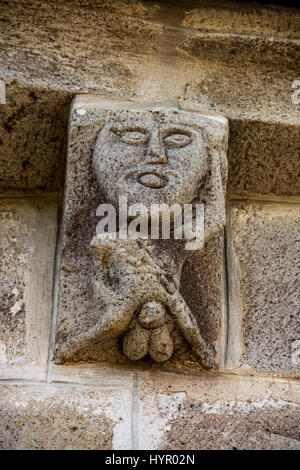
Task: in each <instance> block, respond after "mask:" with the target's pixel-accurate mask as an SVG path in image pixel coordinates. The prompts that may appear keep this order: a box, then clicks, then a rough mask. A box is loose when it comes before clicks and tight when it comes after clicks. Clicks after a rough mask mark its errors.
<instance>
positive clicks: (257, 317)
mask: <svg viewBox="0 0 300 470" xmlns="http://www.w3.org/2000/svg"><path fill="white" fill-rule="evenodd" d="M299 227H300V211H299V206H298V205H296V204H295V205H292V204H291V205H289V204H282V205H281V204H279V203H269V204H268V203H258V202H256V203H255V202H253V203H251V202H248V203H246V202H245V203H244V202H236V203H232V207H231V209H230V218H229V227H228V256H229V258H228V261H229V265H228V266H229V299H230V302H229V345H228V348H229V349H228V362H227V365H228V367H230V368H236V367H241V368H244V369H246V370H247V368H252V369H254V370H256V371H270V372H271V371H272V372H275V373H278V374H283V375H297V374H298V373H299V366H300V362H299V351H298V355H297V350H295V348H296V346H297V341H299V339H300V325H299V318H300V317H299V313H300V312H299V305H300V303H299V292H300V289H299V287H300V284H299V276H298V270H297V266H298V264H299V253H300V244H299V241H300V237H299ZM296 349H297V348H296Z"/></svg>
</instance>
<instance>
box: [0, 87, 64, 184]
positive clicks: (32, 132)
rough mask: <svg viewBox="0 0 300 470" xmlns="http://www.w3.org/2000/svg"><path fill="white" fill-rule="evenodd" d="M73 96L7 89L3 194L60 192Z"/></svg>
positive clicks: (1, 117) (1, 121)
mask: <svg viewBox="0 0 300 470" xmlns="http://www.w3.org/2000/svg"><path fill="white" fill-rule="evenodd" d="M70 101H71V99H70V95H69V94H68V93H66V92H59V91H51V90H42V89H40V88H38V87H25V86H21V85H18V84H17V83H16V82H12V83H10V84H8V85H7V86H6V103H5V104H3V105H0V134H1V139H0V144H1V151H0V165H1V177H0V192H2V193H3V192H6V193H7V192H10V193H16V192H20V191H21V192H27V193H28V192H31V193H33V192H35V193H37V192H42V191H48V192H51V191H58V190H61V188H62V187H63V178H64V166H65V156H66V142H67V139H66V133H67V123H68V110H69V103H70Z"/></svg>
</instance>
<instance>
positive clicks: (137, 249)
mask: <svg viewBox="0 0 300 470" xmlns="http://www.w3.org/2000/svg"><path fill="white" fill-rule="evenodd" d="M226 131H227V128H226V121H225V120H224V119H223V118H214V117H210V116H202V115H201V114H199V113H193V112H191V111H188V112H187V111H184V110H179V109H178V108H177V107H176V106H175V105H174V104H168V105H167V104H165V103H163V104H156V105H155V104H154V105H152V106H151V105H144V106H141V105H134V104H130V103H122V102H108V101H105V100H101V99H99V98H96V97H94V98H93V97H92V96H88V97H83V96H82V97H78V98H77V99H76V100H75V102H74V104H73V107H72V114H71V125H70V143H69V162H68V170H67V171H68V180H67V181H68V188H67V192H66V201H65V211H66V214H65V226H64V242H63V257H62V263H61V280H60V305H59V314H58V322H57V329H58V331H57V345H56V351H55V360H56V362H57V363H61V362H65V361H70V360H71V361H73V360H78V358H82V357H83V356H82V355H83V354H84V357H86V354H90V352H89V351H90V350H91V347H92V348H93V350H94V351H96V350H97V348H98V351H99V347H100V349H101V347H102V345H104V343H107V344H108V343H110V344H111V342H112V341H114V342H115V344H116V340H117V337H118V336H120V335H122V334H124V333H125V334H126V330H127V329H128V328H129V329H130V332H129V333H128V337H127V338H124V341H123V345H124V347H125V349H126V355H127V357H130V358H131V359H132V358H133V357H135V358H137V359H140V358H141V357H143V355H144V353H145V352H146V351H147V348H146V344H147V342H148V340H149V348H150V349H149V353H150V356H151V357H152V358H154V357H155V358H156V359H157V360H158V358H160V359H159V360H160V361H161V360H162V358H163V357H164V358H165V359H164V360H167V359H169V357H170V355H171V353H172V351H173V346H172V341H173V340H172V336H170V333H169V329H168V328H167V327H166V326H165V327H164V326H163V325H161V326H157V327H156V329H155V331H153V332H152V333H151V335H150V337H149V333H147V332H146V331H144V329H143V328H141V327H140V326H138V325H137V324H136V322H134V323H133V324H131V323H130V322H131V321H132V319H133V318H134V317H135V316H136V315H137V316H138V318H139V311H140V309H141V308H142V306H143V305H144V304H145V303H148V302H152V301H155V302H157V303H158V304H163V305H164V306H165V307H166V308H167V310H168V311H169V313H170V314H171V316H172V317H173V318H174V321H175V326H174V325H173V326H172V327H171V332H172V333H173V334H174V335H175V336H176V333H175V331H173V330H175V329H176V328H179V330H180V331H181V333H182V334H183V336H184V338H185V339H186V340H187V342H189V343H190V344H191V345H192V346H193V348H194V350H195V353H196V354H197V355H198V357H199V358H200V361H201V362H202V363H203V365H206V366H208V367H211V366H212V365H213V355H214V353H213V348H212V345H209V344H208V343H206V341H205V340H204V339H203V338H202V336H201V334H200V333H199V326H198V324H197V322H196V319H195V316H194V314H193V312H191V311H190V309H189V307H188V305H187V304H186V302H185V301H184V297H182V295H181V293H180V292H179V285H180V273H181V268H182V265H183V264H184V261H185V260H186V259H187V258H188V256H187V255H188V254H189V251H186V250H185V246H188V245H189V243H193V242H188V241H185V240H184V239H183V240H181V241H180V240H170V241H168V240H156V241H155V240H154V241H152V240H143V239H138V240H133V239H129V240H122V239H120V238H119V237H117V238H116V239H112V238H111V237H110V238H107V237H106V236H105V235H103V234H98V235H96V236H94V237H93V231H94V230H95V226H96V224H95V222H94V220H95V218H94V217H93V212H94V211H95V207H97V206H96V201H97V200H98V201H99V202H104V201H105V203H110V204H113V206H114V207H115V209H117V210H119V211H121V208H120V207H119V204H120V201H119V197H120V196H123V197H124V196H126V197H127V202H128V206H130V205H132V204H135V203H137V202H139V203H143V204H144V205H145V208H146V210H148V211H150V206H151V204H153V203H157V204H162V203H168V204H169V205H172V204H180V205H182V204H184V203H189V202H193V201H194V202H201V203H202V204H203V205H204V206H205V219H204V239H205V241H206V242H207V243H209V242H210V240H211V239H212V236H213V235H215V234H216V232H219V231H220V229H222V227H223V224H224V221H225V218H224V215H225V212H224V189H225V184H226V137H227V134H226ZM93 142H95V144H93ZM162 142H164V144H162ZM91 157H92V158H91ZM78 165H79V166H78ZM153 175H155V176H156V178H157V180H159V182H160V184H159V187H157V185H156V184H155V187H153V184H152V180H151V181H150V183H151V184H150V183H149V181H148V179H147V180H145V181H144V180H141V177H142V176H153ZM187 188H189V189H188V191H187ZM78 197H79V198H80V200H78ZM82 198H84V199H82ZM99 202H98V203H99ZM179 207H180V206H179ZM78 210H79V211H80V214H78ZM76 212H77V215H76V216H75V219H73V213H74V215H75V213H76ZM94 214H95V212H94ZM149 214H150V212H149ZM78 216H79V217H78ZM147 217H148V216H147ZM72 219H73V220H74V222H75V221H76V222H75V223H76V226H77V227H78V228H79V226H78V224H80V219H81V220H82V221H84V225H85V236H84V238H85V240H86V241H85V243H86V245H85V248H84V250H83V251H81V254H80V255H79V253H78V255H79V256H81V257H82V259H81V261H79V259H76V258H77V256H78V255H77V253H76V252H77V250H78V248H77V247H79V245H78V242H75V240H76V238H75V237H76V231H78V228H76V229H75V231H74V228H71V227H72V224H73V222H72ZM125 220H126V221H127V216H126V219H125ZM145 220H146V219H145ZM151 220H152V219H151ZM147 223H148V222H147ZM93 227H94V228H93ZM116 230H117V229H116V227H113V228H112V231H113V232H115V231H116ZM109 231H111V227H110V228H109ZM78 234H79V232H78ZM82 236H83V233H82V234H81V235H80V237H81V238H82ZM146 236H147V235H146ZM90 240H92V242H91V253H92V259H91V257H89V247H88V244H89V241H90ZM201 243H202V244H203V242H201ZM185 244H187V245H185ZM76 246H77V247H76ZM204 251H205V250H204ZM78 262H80V265H81V266H85V267H86V268H88V269H86V271H85V273H84V272H83V271H82V269H81V274H82V276H83V275H85V276H86V279H85V280H84V285H83V286H82V285H81V282H82V277H81V279H80V278H79V277H77V281H76V283H75V285H71V284H70V290H71V291H74V290H76V289H77V288H78V287H77V286H78V284H79V286H80V289H82V288H84V289H86V286H89V287H88V288H89V292H90V293H91V294H90V302H89V304H88V303H86V304H83V303H82V302H81V303H80V314H81V315H82V316H83V317H85V318H84V319H83V320H82V326H81V330H82V332H81V333H80V334H78V327H77V326H76V323H77V322H78V321H79V315H78V313H76V314H75V311H76V310H75V309H74V307H75V305H74V304H73V305H72V306H71V305H70V307H71V309H70V308H68V312H66V311H65V313H63V311H64V310H65V309H64V304H65V302H66V301H67V302H68V303H69V301H70V300H71V297H70V295H69V294H68V293H67V292H64V286H65V285H66V281H65V280H64V277H65V276H67V277H68V278H69V279H68V281H69V282H70V281H71V277H70V276H69V274H68V273H66V271H67V272H72V271H75V272H78V273H79V271H80V269H78V268H79V264H78ZM87 262H88V263H89V264H88V263H87ZM66 263H67V264H69V263H71V264H69V267H68V268H67V270H66ZM76 264H77V266H78V267H77V268H76V267H75V266H76ZM219 264H220V265H222V260H220V258H218V260H217V265H218V266H219ZM72 265H73V266H74V267H73V268H71V266H72ZM204 276H205V275H204ZM74 279H75V278H74ZM183 286H184V284H182V285H181V291H182V290H184V287H183ZM76 297H77V298H79V297H78V295H77V296H76ZM92 302H94V304H92ZM65 305H66V304H65ZM97 311H98V313H97ZM205 313H206V312H203V314H204V315H205ZM66 314H67V315H66ZM99 314H100V316H99ZM219 314H220V312H216V313H215V315H216V316H218V315H219ZM74 316H75V317H76V323H74V320H73V319H72V317H74ZM97 316H98V319H97ZM199 316H200V315H199V314H198V318H199ZM202 318H203V319H202V322H203V323H205V316H202ZM219 318H220V317H219ZM219 318H218V320H217V327H216V328H215V331H214V333H213V334H212V335H211V337H210V338H209V339H210V340H213V341H215V340H216V329H218V328H219V327H220V321H219ZM67 322H68V323H69V326H67ZM89 324H90V325H91V326H88V327H86V326H87V325H89ZM85 325H86V326H85ZM78 326H79V325H78ZM144 326H145V325H144ZM214 326H215V325H214ZM66 327H68V331H69V332H68V333H67V332H65V333H64V332H63V330H62V328H64V329H65V328H66ZM159 328H162V331H161V332H160V333H159V331H158V329H159ZM139 335H141V338H140V339H139ZM134 338H135V341H136V342H137V347H136V348H133V350H132V353H131V352H130V350H129V349H130V347H131V346H130V345H133V340H134ZM178 338H179V337H178V335H177V340H178ZM132 347H133V346H132ZM106 349H107V348H106ZM113 351H114V350H113V349H112V352H113ZM142 353H143V354H142ZM93 354H94V353H93ZM98 354H99V352H98ZM88 357H89V356H88ZM92 357H94V356H92ZM116 357H117V358H118V357H119V355H117V356H116Z"/></svg>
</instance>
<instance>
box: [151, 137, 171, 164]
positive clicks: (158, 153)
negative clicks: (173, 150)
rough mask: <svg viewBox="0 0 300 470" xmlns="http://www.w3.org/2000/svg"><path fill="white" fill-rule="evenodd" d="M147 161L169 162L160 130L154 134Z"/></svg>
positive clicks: (156, 162)
mask: <svg viewBox="0 0 300 470" xmlns="http://www.w3.org/2000/svg"><path fill="white" fill-rule="evenodd" d="M146 163H155V164H162V163H168V159H167V155H166V152H165V149H164V147H163V146H162V144H161V142H160V139H159V135H158V132H156V133H155V134H153V135H152V137H151V139H150V142H149V146H148V150H147V153H146Z"/></svg>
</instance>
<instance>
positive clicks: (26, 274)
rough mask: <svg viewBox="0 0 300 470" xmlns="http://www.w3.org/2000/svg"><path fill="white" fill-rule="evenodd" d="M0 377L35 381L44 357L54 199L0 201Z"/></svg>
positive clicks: (49, 304)
mask: <svg viewBox="0 0 300 470" xmlns="http://www.w3.org/2000/svg"><path fill="white" fill-rule="evenodd" d="M0 217H1V218H0V233H1V237H0V249H1V256H0V259H1V261H0V265H1V268H0V292H1V302H0V317H1V332H0V377H1V378H16V377H24V378H25V377H26V378H36V377H38V378H41V377H44V375H45V372H46V369H45V368H46V363H47V358H48V348H49V335H50V322H51V309H52V285H53V284H52V283H53V269H54V268H53V267H54V255H55V244H56V218H57V200H56V199H55V198H47V197H45V198H27V199H21V198H20V199H0Z"/></svg>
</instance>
